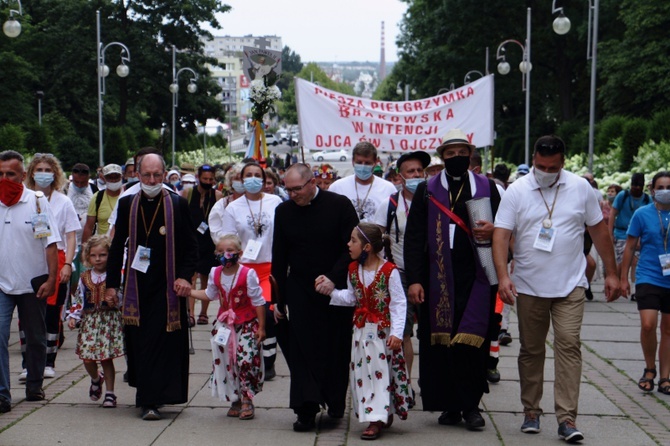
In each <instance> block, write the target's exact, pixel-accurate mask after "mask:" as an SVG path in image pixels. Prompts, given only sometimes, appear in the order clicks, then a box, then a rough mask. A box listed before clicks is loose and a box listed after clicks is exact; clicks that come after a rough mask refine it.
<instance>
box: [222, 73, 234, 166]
mask: <svg viewBox="0 0 670 446" xmlns="http://www.w3.org/2000/svg"><path fill="white" fill-rule="evenodd" d="M224 82H225V86H226V88H225V91H226V94H225V95H224V94H223V93H222V94H221V100H222V103H223V104H224V105H227V106H228V149H229V156H230V162H231V163H232V162H233V105H234V104H235V103H236V102H237V101H236V96H235V92H236V91H237V84H236V81H235V76H234V75H233V73H232V72H231V73H230V76H226V80H225V81H224ZM224 97H225V98H226V100H225V101H223V98H224Z"/></svg>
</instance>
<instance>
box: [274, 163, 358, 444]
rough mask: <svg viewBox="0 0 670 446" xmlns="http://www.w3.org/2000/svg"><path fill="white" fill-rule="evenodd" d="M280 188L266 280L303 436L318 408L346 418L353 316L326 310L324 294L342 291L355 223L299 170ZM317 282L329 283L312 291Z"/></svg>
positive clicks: (342, 202) (348, 210) (336, 199)
mask: <svg viewBox="0 0 670 446" xmlns="http://www.w3.org/2000/svg"><path fill="white" fill-rule="evenodd" d="M284 183H285V185H286V188H285V190H286V192H288V194H289V197H290V198H291V199H290V200H289V201H287V202H284V203H282V204H280V205H279V206H278V207H277V209H276V210H275V224H274V238H273V246H272V275H273V277H274V278H275V279H276V281H277V285H278V290H279V296H280V302H279V304H278V305H277V310H276V312H278V313H280V315H279V317H283V316H284V315H286V313H287V312H288V321H286V320H284V321H282V322H281V324H285V325H288V327H287V328H288V329H287V330H284V331H283V333H284V336H283V337H281V335H278V337H280V339H279V340H280V346H281V347H282V350H283V351H284V354H285V356H286V359H287V362H288V366H289V370H290V373H291V390H290V407H291V409H293V411H294V412H295V413H296V415H297V417H298V419H297V421H296V422H295V423H293V430H295V431H308V430H311V429H312V428H314V426H315V416H316V414H317V413H318V412H319V410H320V407H319V406H320V405H325V406H327V408H328V415H329V416H330V417H332V418H342V416H343V415H344V409H345V404H346V402H345V400H346V394H347V388H348V383H349V361H350V359H351V330H352V317H353V310H354V309H353V307H335V306H331V305H330V297H329V294H330V292H331V291H332V289H333V288H338V289H343V288H346V287H347V282H346V274H347V266H348V265H349V263H350V262H351V257H350V256H349V250H348V248H347V242H348V241H349V239H350V238H351V231H352V230H353V228H354V227H355V226H356V225H357V224H358V217H357V215H356V211H355V209H354V207H353V205H352V204H351V201H350V200H349V199H348V198H347V197H344V196H342V195H338V194H334V193H332V192H328V191H324V190H320V189H318V188H317V187H316V182H315V179H314V175H313V174H312V172H311V170H310V169H309V167H308V166H306V165H305V164H294V165H292V166H291V168H290V169H289V170H288V171H287V172H286V176H285V178H284ZM322 274H323V275H325V276H326V277H327V278H328V280H326V281H324V282H323V283H320V284H319V285H318V288H315V285H316V284H315V279H316V278H317V277H318V276H320V275H322ZM317 289H318V291H317ZM281 324H280V325H281ZM284 328H286V327H284ZM279 331H280V333H281V332H282V329H281V328H280V329H279ZM286 334H287V335H288V336H286ZM287 337H288V338H287Z"/></svg>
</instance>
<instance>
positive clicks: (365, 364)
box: [316, 223, 410, 440]
mask: <svg viewBox="0 0 670 446" xmlns="http://www.w3.org/2000/svg"><path fill="white" fill-rule="evenodd" d="M386 242H388V241H387V240H386ZM384 243H385V240H384V239H383V235H382V231H381V229H380V228H379V226H377V225H374V224H372V223H360V224H359V225H358V226H356V227H355V228H354V229H353V231H352V233H351V240H349V243H348V246H349V254H350V255H351V258H352V259H354V261H353V262H352V263H351V264H350V265H349V273H348V276H347V285H348V287H347V289H346V290H334V291H333V292H332V293H331V295H330V297H331V300H330V304H331V305H338V306H356V310H355V312H354V329H353V330H354V331H353V337H352V341H351V367H350V374H349V378H350V379H349V381H350V385H351V394H352V400H353V401H354V412H355V413H356V416H357V417H358V419H359V420H360V421H361V422H363V423H365V422H368V423H370V424H369V425H368V427H367V428H366V429H365V430H364V431H363V433H362V434H361V438H362V439H364V440H374V439H376V438H378V437H379V435H380V432H381V428H382V427H390V426H391V424H392V423H393V414H394V413H396V414H398V416H399V417H400V419H402V420H405V419H407V409H408V404H409V400H410V396H409V384H408V382H407V372H406V369H405V358H404V356H403V351H402V337H403V336H402V334H403V328H404V326H405V312H406V308H407V299H406V297H405V293H404V291H403V288H402V283H401V282H400V274H399V273H398V270H397V268H396V267H395V265H394V264H393V263H391V262H388V261H385V260H384V259H383V258H382V257H381V256H380V255H379V253H380V251H381V250H382V248H383V247H384ZM386 247H387V249H388V245H387V246H386ZM324 278H325V276H319V277H317V279H316V285H317V286H318V285H319V283H320V282H321V281H323V280H324Z"/></svg>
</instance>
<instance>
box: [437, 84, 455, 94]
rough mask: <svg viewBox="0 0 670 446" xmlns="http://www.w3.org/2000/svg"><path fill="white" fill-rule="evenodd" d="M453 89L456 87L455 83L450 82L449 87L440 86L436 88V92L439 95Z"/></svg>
mask: <svg viewBox="0 0 670 446" xmlns="http://www.w3.org/2000/svg"><path fill="white" fill-rule="evenodd" d="M455 89H456V85H455V84H454V83H453V82H452V83H451V84H449V88H447V87H442V88H440V89H439V90H437V94H438V95H441V94H442V93H448V92H450V91H452V90H455Z"/></svg>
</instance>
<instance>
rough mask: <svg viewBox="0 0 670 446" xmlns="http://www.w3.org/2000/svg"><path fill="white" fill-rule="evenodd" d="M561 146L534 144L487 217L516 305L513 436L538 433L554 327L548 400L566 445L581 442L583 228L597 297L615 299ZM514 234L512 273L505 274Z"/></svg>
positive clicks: (506, 291)
mask: <svg viewBox="0 0 670 446" xmlns="http://www.w3.org/2000/svg"><path fill="white" fill-rule="evenodd" d="M564 161H565V144H564V143H563V141H562V140H561V139H560V138H558V137H556V136H543V137H541V138H539V139H538V140H537V142H536V143H535V152H534V154H533V169H532V170H531V171H530V173H529V174H528V175H526V176H524V177H521V178H519V179H518V180H516V181H515V182H514V183H512V184H511V185H510V186H509V187H508V188H507V190H506V191H505V195H504V196H503V197H502V201H501V203H500V207H499V208H498V213H497V215H496V218H495V231H494V233H493V258H494V262H495V266H496V272H497V274H498V282H499V283H498V292H499V294H500V298H501V299H502V300H503V302H505V303H507V304H510V305H512V304H514V301H515V299H516V301H517V313H518V317H519V341H520V343H521V349H520V351H519V360H518V362H519V381H520V386H521V403H522V404H523V406H524V415H525V417H524V422H523V424H522V426H521V431H522V432H524V433H537V432H539V431H540V419H539V416H540V415H541V414H542V409H541V408H540V400H541V398H542V388H543V384H544V361H545V341H546V338H547V332H548V330H549V323H550V322H551V323H552V324H553V327H554V355H555V370H556V373H555V380H556V383H555V385H554V400H555V402H556V403H555V410H556V418H557V419H558V423H559V427H558V435H559V436H560V437H561V438H563V439H564V440H565V441H567V442H570V443H573V442H576V441H581V440H583V439H584V435H583V434H582V433H581V432H580V431H579V430H577V427H576V426H575V420H576V418H577V407H578V402H579V386H580V380H581V374H582V357H581V350H580V346H581V341H580V331H581V326H582V318H583V315H584V299H585V287H586V286H587V281H586V276H585V274H584V271H585V266H586V259H585V257H584V255H583V253H582V248H583V246H584V226H585V225H586V227H587V229H588V231H589V233H590V234H591V238H592V239H593V243H594V244H595V245H596V249H597V250H598V253H600V254H601V256H602V259H603V261H604V263H605V268H606V270H607V276H606V278H605V295H606V297H607V301H608V302H611V301H613V300H615V299H617V298H618V297H619V279H618V278H617V272H616V263H615V261H614V250H613V248H612V240H611V238H610V235H609V232H608V230H607V226H606V225H605V222H604V221H603V216H602V212H601V210H600V206H599V204H598V200H597V198H596V196H595V194H594V193H593V190H592V188H591V186H590V185H589V183H588V182H586V181H584V179H583V178H580V177H579V176H577V175H575V174H573V173H570V172H567V171H565V170H563V164H564ZM513 232H514V234H515V238H514V273H513V274H512V278H510V276H509V274H508V270H507V253H508V249H509V240H510V237H511V236H512V233H513Z"/></svg>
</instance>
